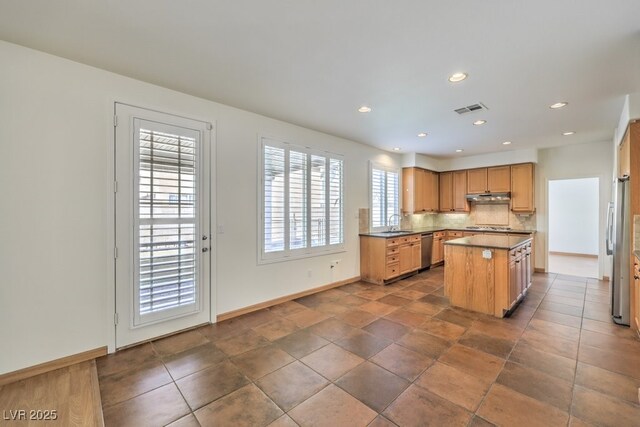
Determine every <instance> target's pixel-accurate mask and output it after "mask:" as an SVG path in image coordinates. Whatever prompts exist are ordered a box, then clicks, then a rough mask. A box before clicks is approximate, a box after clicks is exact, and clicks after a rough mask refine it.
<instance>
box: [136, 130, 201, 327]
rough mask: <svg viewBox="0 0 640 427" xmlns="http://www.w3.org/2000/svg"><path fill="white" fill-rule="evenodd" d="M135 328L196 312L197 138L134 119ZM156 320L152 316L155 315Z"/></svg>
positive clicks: (189, 131)
mask: <svg viewBox="0 0 640 427" xmlns="http://www.w3.org/2000/svg"><path fill="white" fill-rule="evenodd" d="M135 131H136V141H137V145H136V147H135V149H136V154H137V156H136V158H137V161H138V164H137V172H138V176H137V187H138V188H137V192H135V193H134V194H135V198H136V200H135V204H134V206H135V207H134V209H135V210H136V217H135V223H136V227H137V230H134V232H135V231H137V232H135V233H134V234H135V235H134V240H135V242H136V245H137V247H138V253H139V256H138V259H137V260H136V270H135V275H136V277H135V284H136V286H135V292H136V295H135V297H136V298H135V299H136V301H137V304H136V306H137V307H138V310H137V311H138V312H137V313H136V315H135V320H134V323H135V324H140V323H144V322H145V321H146V320H145V318H148V319H149V320H150V321H151V320H153V319H154V318H155V317H154V316H153V315H154V314H157V313H159V312H162V311H165V310H169V309H180V311H181V312H187V311H190V310H196V309H197V307H196V300H197V298H196V297H197V295H196V294H197V290H198V286H197V282H198V270H199V265H198V263H199V260H198V257H197V252H196V251H197V248H198V244H197V243H198V242H197V239H198V236H199V230H198V225H197V222H196V211H197V208H198V197H197V195H198V179H197V176H198V172H199V171H198V168H199V164H198V156H199V150H200V145H199V144H200V141H199V134H198V132H196V131H192V130H190V129H181V128H170V127H168V126H164V125H158V124H154V123H152V122H145V121H142V120H137V119H136V126H135ZM156 317H157V316H156Z"/></svg>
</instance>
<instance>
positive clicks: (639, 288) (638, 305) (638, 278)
mask: <svg viewBox="0 0 640 427" xmlns="http://www.w3.org/2000/svg"><path fill="white" fill-rule="evenodd" d="M633 270H634V274H633V287H634V290H635V302H634V307H635V312H634V316H633V317H634V320H635V329H636V331H640V271H639V270H638V264H635V266H634V269H633ZM631 326H634V322H633V321H632V322H631Z"/></svg>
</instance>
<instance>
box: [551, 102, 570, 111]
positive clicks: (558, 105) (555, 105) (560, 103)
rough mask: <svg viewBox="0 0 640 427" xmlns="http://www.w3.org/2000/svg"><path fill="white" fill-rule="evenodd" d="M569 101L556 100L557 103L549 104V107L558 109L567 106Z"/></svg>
mask: <svg viewBox="0 0 640 427" xmlns="http://www.w3.org/2000/svg"><path fill="white" fill-rule="evenodd" d="M567 104H569V103H568V102H556V103H555V104H551V105H549V108H551V109H552V110H557V109H558V108H562V107H566V106H567Z"/></svg>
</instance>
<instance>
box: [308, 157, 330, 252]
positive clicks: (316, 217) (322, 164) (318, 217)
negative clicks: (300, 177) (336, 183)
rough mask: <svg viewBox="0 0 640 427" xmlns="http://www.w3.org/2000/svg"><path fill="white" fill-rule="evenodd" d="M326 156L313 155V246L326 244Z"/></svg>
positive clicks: (311, 210)
mask: <svg viewBox="0 0 640 427" xmlns="http://www.w3.org/2000/svg"><path fill="white" fill-rule="evenodd" d="M326 160H327V159H326V157H320V156H311V195H310V196H311V197H310V198H311V207H310V213H311V246H314V247H315V246H324V245H325V244H326V237H327V235H326V228H325V227H326V223H327V222H328V218H327V193H326V190H327V188H326V176H327V170H326V169H327V162H326Z"/></svg>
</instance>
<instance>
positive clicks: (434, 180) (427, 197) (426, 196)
mask: <svg viewBox="0 0 640 427" xmlns="http://www.w3.org/2000/svg"><path fill="white" fill-rule="evenodd" d="M439 181H440V180H439V174H438V173H437V172H433V171H430V170H425V171H424V185H423V193H422V200H423V203H424V210H425V211H426V212H438V209H439V206H440V200H439V199H440V188H439Z"/></svg>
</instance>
